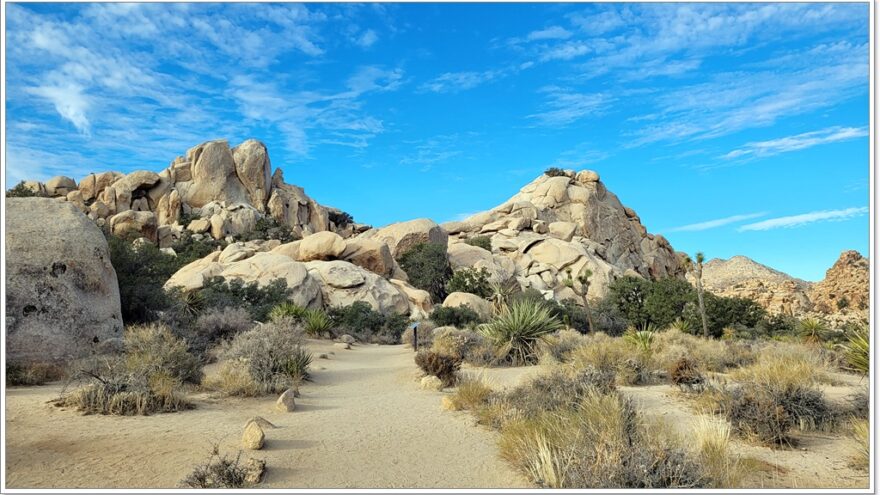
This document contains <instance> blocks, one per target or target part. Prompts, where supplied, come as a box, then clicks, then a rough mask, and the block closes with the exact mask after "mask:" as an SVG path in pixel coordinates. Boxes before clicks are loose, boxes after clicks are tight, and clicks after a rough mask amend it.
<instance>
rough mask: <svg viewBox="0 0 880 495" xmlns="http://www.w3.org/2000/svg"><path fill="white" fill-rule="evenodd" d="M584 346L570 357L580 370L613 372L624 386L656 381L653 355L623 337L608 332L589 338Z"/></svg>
mask: <svg viewBox="0 0 880 495" xmlns="http://www.w3.org/2000/svg"><path fill="white" fill-rule="evenodd" d="M583 341H584V343H583V344H582V345H581V346H579V347H577V348H575V349H574V350H572V351H571V353H570V354H569V355H570V356H571V364H572V366H574V367H575V368H576V369H595V370H599V371H602V372H610V373H613V374H614V375H615V377H616V380H617V383H619V384H621V385H637V384H644V383H650V382H651V381H653V380H654V377H655V376H656V373H654V370H655V368H656V366H655V361H654V358H653V356H652V355H651V354H648V353H644V352H638V351H636V350H635V348H634V347H633V346H632V345H631V344H629V343H628V342H626V341H625V340H624V339H622V338H614V337H609V336H608V335H606V334H604V333H596V334H593V335H587V336H585V337H584V339H583Z"/></svg>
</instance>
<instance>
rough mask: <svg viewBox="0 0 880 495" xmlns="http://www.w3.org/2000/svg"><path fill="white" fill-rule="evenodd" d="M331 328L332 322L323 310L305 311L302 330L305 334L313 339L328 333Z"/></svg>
mask: <svg viewBox="0 0 880 495" xmlns="http://www.w3.org/2000/svg"><path fill="white" fill-rule="evenodd" d="M331 328H333V322H332V320H330V317H329V316H327V313H325V312H324V311H323V310H320V309H307V310H306V312H305V316H304V317H303V329H304V330H305V332H306V334H308V335H311V336H313V337H317V336H320V335H321V334H323V333H325V332H329V331H330V329H331Z"/></svg>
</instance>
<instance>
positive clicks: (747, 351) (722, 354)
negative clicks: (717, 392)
mask: <svg viewBox="0 0 880 495" xmlns="http://www.w3.org/2000/svg"><path fill="white" fill-rule="evenodd" d="M654 341H655V344H656V348H657V350H656V351H655V352H654V353H653V354H652V359H654V360H655V362H656V363H657V365H658V366H659V367H660V368H662V369H669V368H670V367H671V366H672V365H673V364H674V363H675V362H676V361H678V359H679V358H681V357H682V356H688V357H689V358H691V359H693V360H694V361H695V362H696V364H697V366H698V367H699V368H700V369H704V370H706V371H715V372H722V371H726V370H727V369H728V368H736V367H741V366H745V365H748V364H751V363H752V362H754V361H755V359H756V353H755V351H754V348H755V345H754V344H750V343H747V342H739V341H718V340H711V339H709V340H707V339H704V338H701V337H696V336H694V335H689V334H685V333H682V332H679V331H677V330H672V329H670V330H667V331H665V332H660V333H658V334H657V335H656V336H655V339H654Z"/></svg>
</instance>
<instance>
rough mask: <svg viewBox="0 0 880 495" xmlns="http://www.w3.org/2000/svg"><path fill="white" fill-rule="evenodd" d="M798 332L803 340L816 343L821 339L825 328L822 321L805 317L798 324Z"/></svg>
mask: <svg viewBox="0 0 880 495" xmlns="http://www.w3.org/2000/svg"><path fill="white" fill-rule="evenodd" d="M798 332H799V333H800V335H801V337H802V338H803V339H804V341H806V342H809V343H812V344H817V343H819V342H821V341H822V340H823V338H824V336H825V333H826V332H827V329H826V328H825V324H824V323H822V321H820V320H817V319H816V318H805V319H803V320H801V322H800V324H799V325H798Z"/></svg>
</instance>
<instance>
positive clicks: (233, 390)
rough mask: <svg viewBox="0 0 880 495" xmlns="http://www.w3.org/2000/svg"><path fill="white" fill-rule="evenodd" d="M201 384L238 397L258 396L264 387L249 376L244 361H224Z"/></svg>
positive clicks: (247, 367)
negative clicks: (214, 372) (215, 371)
mask: <svg viewBox="0 0 880 495" xmlns="http://www.w3.org/2000/svg"><path fill="white" fill-rule="evenodd" d="M202 385H203V386H204V387H205V388H207V389H209V390H216V391H218V392H222V393H223V394H225V395H231V396H238V397H258V396H260V395H263V393H264V389H263V388H262V387H261V386H260V384H258V383H257V382H256V381H255V380H254V378H253V377H252V376H251V373H250V369H249V366H248V363H247V362H245V361H226V362H224V363H223V364H222V365H220V369H219V370H218V371H217V373H216V374H214V375H208V376H206V377H205V380H204V381H203V382H202Z"/></svg>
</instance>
